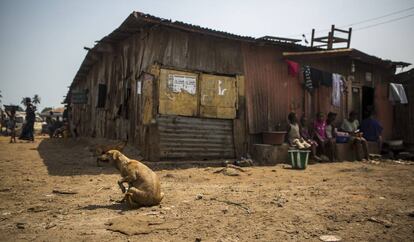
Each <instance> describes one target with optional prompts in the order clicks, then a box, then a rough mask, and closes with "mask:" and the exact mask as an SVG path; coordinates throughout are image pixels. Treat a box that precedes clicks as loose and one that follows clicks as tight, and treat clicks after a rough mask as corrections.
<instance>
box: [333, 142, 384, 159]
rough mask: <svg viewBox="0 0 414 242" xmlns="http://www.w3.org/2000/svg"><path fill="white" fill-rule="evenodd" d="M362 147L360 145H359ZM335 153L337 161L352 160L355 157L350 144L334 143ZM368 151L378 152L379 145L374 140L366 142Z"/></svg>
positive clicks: (371, 152)
mask: <svg viewBox="0 0 414 242" xmlns="http://www.w3.org/2000/svg"><path fill="white" fill-rule="evenodd" d="M359 148H360V149H362V147H359ZM336 153H337V156H338V160H339V161H354V160H356V159H357V157H356V154H355V151H354V149H353V146H352V144H350V143H344V144H336ZM368 153H369V154H379V153H380V152H379V147H378V144H377V143H376V142H368Z"/></svg>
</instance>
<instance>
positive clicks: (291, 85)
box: [242, 43, 303, 134]
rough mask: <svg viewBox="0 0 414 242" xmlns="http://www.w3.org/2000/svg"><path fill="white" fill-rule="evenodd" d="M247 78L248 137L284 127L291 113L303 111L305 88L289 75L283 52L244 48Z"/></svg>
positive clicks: (247, 45) (265, 47) (244, 45)
mask: <svg viewBox="0 0 414 242" xmlns="http://www.w3.org/2000/svg"><path fill="white" fill-rule="evenodd" d="M242 51H243V61H244V70H245V78H246V101H247V113H248V114H247V116H248V124H249V133H251V134H257V133H261V132H263V131H269V130H273V129H275V127H276V126H277V125H278V124H285V123H286V118H287V114H288V113H289V112H290V111H296V112H297V113H301V112H302V110H303V107H302V106H303V105H302V103H303V101H302V100H303V88H302V87H301V84H300V82H299V80H298V78H297V77H292V76H289V75H288V71H287V65H286V63H285V62H284V61H283V57H282V52H283V51H282V49H281V48H278V47H275V46H258V45H251V44H246V43H244V44H243V45H242Z"/></svg>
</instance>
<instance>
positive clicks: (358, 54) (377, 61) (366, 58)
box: [283, 48, 411, 68]
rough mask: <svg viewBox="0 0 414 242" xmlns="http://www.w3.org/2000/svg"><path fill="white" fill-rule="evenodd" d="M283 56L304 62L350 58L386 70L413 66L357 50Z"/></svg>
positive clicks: (322, 51)
mask: <svg viewBox="0 0 414 242" xmlns="http://www.w3.org/2000/svg"><path fill="white" fill-rule="evenodd" d="M283 56H284V57H285V58H287V59H293V60H295V59H296V60H303V59H315V58H318V59H319V58H335V57H348V58H350V59H352V60H358V61H361V62H365V63H368V64H374V65H380V66H382V67H386V68H392V67H406V66H409V65H411V64H410V63H406V62H401V61H391V60H383V59H381V58H378V57H376V56H373V55H368V54H366V53H364V52H362V51H359V50H357V49H352V48H349V49H333V50H316V51H299V52H283Z"/></svg>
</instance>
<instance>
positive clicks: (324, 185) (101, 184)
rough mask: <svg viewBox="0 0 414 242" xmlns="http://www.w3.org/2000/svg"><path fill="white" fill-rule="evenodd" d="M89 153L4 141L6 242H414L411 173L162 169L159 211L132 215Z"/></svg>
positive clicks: (111, 177) (383, 167) (358, 167)
mask: <svg viewBox="0 0 414 242" xmlns="http://www.w3.org/2000/svg"><path fill="white" fill-rule="evenodd" d="M87 146H88V143H87V141H86V140H76V141H75V140H63V139H48V138H38V139H37V140H36V142H35V143H17V144H9V143H8V139H7V138H6V137H0V241H26V240H30V241H58V240H59V241H62V240H63V241H253V240H256V241H304V240H308V241H320V236H322V235H335V236H339V237H341V238H342V241H414V176H413V174H414V173H413V172H414V166H413V165H404V164H396V163H394V162H381V163H380V164H368V163H362V162H342V163H327V164H314V165H310V166H309V167H308V169H306V170H304V171H299V170H292V169H289V168H288V166H287V165H277V166H269V167H249V168H244V170H245V171H244V172H241V171H237V170H231V169H229V170H227V171H226V170H223V172H218V171H220V169H222V168H219V167H200V168H197V167H193V168H185V169H184V168H181V169H165V170H163V169H161V168H160V167H158V168H157V167H156V170H157V171H156V173H157V174H158V175H159V176H160V178H161V182H162V188H163V191H164V193H165V194H166V196H165V198H164V200H163V201H162V203H161V205H160V206H156V207H151V208H141V209H137V210H129V209H128V208H127V207H126V206H125V205H123V204H118V203H117V202H116V200H119V199H121V198H122V193H121V191H120V189H119V187H118V185H117V183H116V181H117V179H118V178H119V174H118V173H117V171H116V170H115V169H114V168H112V167H110V166H109V165H108V164H105V165H104V167H97V166H96V163H95V159H94V158H92V157H91V155H90V153H89V151H88V149H87ZM215 172H216V173H215Z"/></svg>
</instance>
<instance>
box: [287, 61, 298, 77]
mask: <svg viewBox="0 0 414 242" xmlns="http://www.w3.org/2000/svg"><path fill="white" fill-rule="evenodd" d="M286 63H287V65H288V74H289V75H291V76H293V77H297V76H298V73H299V63H297V62H294V61H290V60H286Z"/></svg>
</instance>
